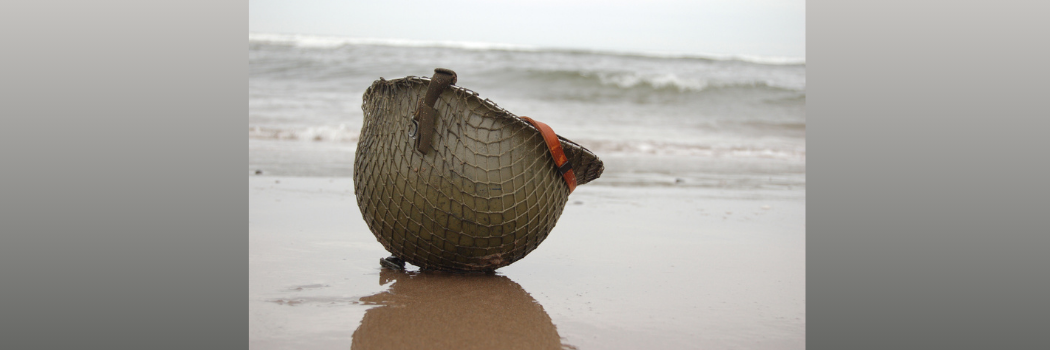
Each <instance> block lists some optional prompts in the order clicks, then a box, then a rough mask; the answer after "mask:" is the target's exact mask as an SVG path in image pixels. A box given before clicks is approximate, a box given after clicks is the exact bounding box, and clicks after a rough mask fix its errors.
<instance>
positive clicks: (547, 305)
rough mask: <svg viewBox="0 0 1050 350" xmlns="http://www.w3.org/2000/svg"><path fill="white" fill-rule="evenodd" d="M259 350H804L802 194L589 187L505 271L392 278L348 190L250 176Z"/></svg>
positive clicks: (252, 307) (330, 183)
mask: <svg viewBox="0 0 1050 350" xmlns="http://www.w3.org/2000/svg"><path fill="white" fill-rule="evenodd" d="M248 187H249V189H248V203H249V213H248V236H249V239H248V240H249V247H248V256H249V280H248V338H249V348H252V349H323V348H343V349H345V348H348V347H349V348H352V349H399V348H434V349H503V348H506V349H543V348H578V349H637V348H717V349H730V348H737V349H802V348H805V339H806V336H805V330H806V313H805V304H806V299H805V297H806V292H805V240H806V238H805V214H806V212H805V189H804V188H795V189H791V190H745V189H721V188H717V187H688V186H673V185H669V186H663V187H627V186H603V185H601V184H600V180H599V181H598V182H595V183H594V184H589V185H586V186H581V187H580V188H578V189H577V190H576V192H574V193H573V194H572V195H571V196H570V198H569V205H568V206H567V207H566V209H565V212H564V213H563V215H562V217H561V219H560V220H559V222H558V224H557V226H556V227H555V228H554V230H553V231H552V233H551V235H550V237H548V238H547V240H546V241H544V242H543V244H541V245H540V246H539V248H537V249H536V250H535V251H534V252H532V253H531V254H530V255H528V256H527V257H525V258H524V259H522V260H521V261H518V262H515V263H514V264H513V265H510V266H507V267H504V268H501V269H499V270H497V271H496V273H495V274H474V275H457V274H447V273H429V272H417V271H413V270H417V269H416V268H415V267H413V266H409V272H395V271H389V270H383V269H381V268H380V267H379V262H378V260H379V258H381V257H384V256H387V255H389V254H388V253H386V251H385V250H383V248H382V246H380V244H379V243H378V242H376V240H375V238H374V237H373V236H372V234H371V233H370V232H369V231H368V228H367V226H365V223H364V221H363V220H362V219H361V214H360V211H359V210H358V208H357V207H356V200H355V198H354V194H353V181H352V180H351V179H350V178H317V177H271V176H249V179H248Z"/></svg>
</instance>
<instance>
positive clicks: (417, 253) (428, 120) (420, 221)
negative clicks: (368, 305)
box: [354, 69, 604, 271]
mask: <svg viewBox="0 0 1050 350" xmlns="http://www.w3.org/2000/svg"><path fill="white" fill-rule="evenodd" d="M455 82H456V75H455V73H454V72H452V71H450V70H445V69H436V70H435V76H434V78H433V79H426V78H418V77H406V78H402V79H395V80H384V79H380V80H377V81H375V82H374V83H372V86H371V87H369V88H368V90H367V91H366V92H365V94H364V103H363V104H362V106H361V109H362V110H363V111H364V125H363V126H362V128H361V137H360V140H359V142H358V146H357V153H356V155H355V160H354V192H355V194H356V195H357V202H358V206H359V207H360V208H361V213H362V215H363V216H364V219H365V222H366V223H367V224H368V227H369V229H371V230H372V233H374V234H375V236H376V239H378V240H379V242H380V243H382V244H383V247H385V248H386V249H387V250H388V251H390V252H391V253H392V254H393V255H394V256H395V257H397V258H400V259H404V260H405V261H408V262H409V263H412V264H414V265H416V266H419V267H422V268H425V269H438V270H469V271H479V270H488V271H491V270H495V269H497V268H499V267H503V266H506V265H509V264H510V263H512V262H514V261H517V260H520V259H521V258H523V257H525V255H526V254H528V253H529V252H531V251H532V250H534V249H536V247H537V246H538V245H539V244H540V242H543V240H544V239H545V238H547V235H548V234H549V233H550V231H551V229H553V228H554V224H555V223H556V222H557V220H558V218H559V217H560V216H561V213H562V210H563V209H564V208H565V203H566V202H567V201H568V196H569V193H571V192H572V189H574V188H575V186H576V185H577V184H579V185H582V184H585V183H587V182H590V181H591V180H594V179H596V178H598V177H599V176H601V173H602V171H603V170H604V166H603V164H602V161H601V160H599V159H598V157H597V156H595V155H594V154H593V153H591V152H590V151H589V150H587V149H586V148H583V147H582V146H580V145H578V144H576V143H574V142H572V141H569V140H567V139H564V138H561V137H560V136H556V135H555V134H554V133H553V131H552V130H550V128H549V127H547V126H546V125H544V124H543V123H538V122H535V121H533V120H531V119H528V118H525V117H518V116H516V115H514V114H512V113H510V112H508V111H506V110H504V109H502V108H500V107H498V106H496V104H495V103H492V102H491V101H489V100H487V99H485V100H482V99H481V98H479V97H478V96H477V93H475V92H473V91H470V90H467V89H464V88H461V87H457V86H454V85H452V84H455Z"/></svg>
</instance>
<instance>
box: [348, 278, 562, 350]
mask: <svg viewBox="0 0 1050 350" xmlns="http://www.w3.org/2000/svg"><path fill="white" fill-rule="evenodd" d="M380 280H381V283H383V282H386V281H389V280H394V283H393V284H392V285H390V289H389V290H388V291H385V292H382V293H379V294H375V295H372V296H367V297H363V298H361V301H362V302H363V303H365V304H371V305H379V307H375V308H372V309H369V310H368V311H366V312H365V317H364V318H363V319H362V320H361V326H359V327H358V328H357V330H356V331H354V335H353V343H352V345H351V348H352V349H503V348H514V349H562V348H563V347H562V344H561V337H560V336H559V335H558V330H557V328H556V327H555V326H554V323H553V322H551V318H550V316H548V315H547V312H546V311H544V310H543V307H542V306H540V304H539V303H537V302H536V300H535V299H533V298H532V296H530V295H529V293H527V292H525V290H524V289H522V288H521V286H519V285H518V284H517V283H515V282H514V281H512V280H511V279H509V278H507V277H505V276H497V275H493V274H449V273H441V272H427V273H405V272H401V271H393V270H387V269H382V271H381V272H380ZM566 347H569V348H572V347H571V346H566Z"/></svg>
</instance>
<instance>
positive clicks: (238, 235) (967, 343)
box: [0, 1, 1050, 349]
mask: <svg viewBox="0 0 1050 350" xmlns="http://www.w3.org/2000/svg"><path fill="white" fill-rule="evenodd" d="M241 6H243V5H241V4H237V3H231V4H224V3H216V2H204V1H183V2H175V3H161V4H156V3H149V4H146V3H140V2H133V1H102V2H91V3H80V2H67V3H58V4H56V3H43V2H20V3H5V4H4V5H0V29H2V30H0V33H2V34H0V36H3V39H4V42H5V47H4V52H5V55H4V56H3V64H0V76H2V77H3V79H2V80H0V91H2V92H3V95H2V96H3V103H0V116H3V118H0V130H2V131H3V133H4V137H2V138H0V154H2V159H3V162H4V167H3V171H2V174H3V177H2V181H0V194H2V196H0V276H2V278H3V284H2V286H3V287H2V290H3V298H2V299H0V300H2V301H0V306H2V308H3V310H4V316H3V317H2V318H0V339H3V342H4V343H5V348H18V349H29V348H60V347H64V348H72V347H77V348H96V347H97V348H108V349H117V348H133V349H139V348H154V349H157V348H173V349H174V348H178V349H185V348H190V347H192V348H232V347H242V346H244V344H245V342H246V339H245V337H244V333H243V332H244V326H245V322H246V320H245V318H244V314H245V311H246V309H247V305H245V304H244V297H243V295H244V288H245V285H246V284H247V283H246V282H247V277H246V274H245V271H246V270H247V262H246V259H244V254H246V253H247V249H246V241H247V233H246V232H245V231H244V221H243V220H244V218H245V216H246V214H247V206H246V203H245V202H244V195H245V188H244V186H243V185H244V181H245V179H244V176H243V173H242V171H243V169H244V167H245V165H246V164H245V163H246V159H245V157H244V148H243V147H245V146H244V141H243V137H244V129H243V124H244V122H243V119H242V118H243V117H244V115H245V113H246V111H247V106H246V105H245V104H244V101H245V99H246V97H247V92H246V90H245V88H244V82H245V80H246V77H247V67H246V66H247V64H246V62H245V60H244V46H243V45H245V43H244V34H245V33H244V28H245V24H246V22H247V19H246V18H245V17H243V16H244V12H243V11H244V9H243V7H241ZM1047 6H1048V5H1045V4H1041V3H1032V2H1027V1H1026V2H1021V1H1000V2H994V3H959V2H954V1H908V2H903V1H898V2H886V1H861V2H856V1H854V2H842V1H809V2H808V3H807V6H806V8H807V9H806V14H807V19H806V21H807V34H806V36H807V41H808V42H807V44H806V47H807V69H808V82H807V142H808V149H809V152H808V154H807V157H808V159H807V180H808V184H807V185H808V186H807V214H808V216H807V224H808V227H807V235H808V242H809V245H808V247H807V253H808V262H807V266H808V271H807V279H808V285H807V291H808V296H807V320H808V322H807V330H808V333H807V340H808V346H809V347H811V348H814V349H843V348H849V349H869V348H870V349H886V348H894V349H900V348H905V349H907V348H923V349H928V348H934V347H936V348H952V349H964V348H969V349H988V348H1046V347H1047V342H1048V341H1047V337H1046V336H1045V335H1044V332H1046V330H1047V326H1046V325H1047V321H1046V315H1047V314H1050V303H1048V302H1047V301H1046V296H1047V295H1050V279H1048V278H1047V272H1046V271H1047V269H1046V266H1050V261H1048V257H1047V256H1048V255H1047V254H1046V247H1050V239H1048V234H1047V231H1048V230H1047V227H1048V224H1047V219H1046V218H1047V210H1046V207H1047V205H1046V202H1047V200H1046V199H1047V198H1050V197H1048V195H1050V185H1048V183H1047V181H1046V180H1045V174H1046V173H1047V162H1046V159H1047V158H1046V155H1045V150H1046V149H1047V148H1046V144H1045V141H1044V140H1045V139H1046V138H1045V130H1047V128H1048V127H1050V122H1048V120H1047V118H1046V116H1047V108H1046V107H1045V105H1044V103H1043V101H1045V97H1046V92H1047V90H1046V87H1045V85H1046V82H1047V81H1050V80H1048V78H1050V72H1048V69H1047V68H1046V66H1045V63H1046V62H1048V61H1050V53H1048V49H1047V46H1046V45H1043V44H1042V43H1043V42H1045V33H1048V32H1050V28H1048V27H1050V25H1048V24H1047V21H1045V20H1044V18H1042V17H1044V16H1043V14H1045V13H1047V11H1046V10H1047ZM217 121H218V122H217ZM202 124H208V125H212V127H211V128H207V129H202V128H198V127H196V125H202ZM886 140H892V142H887V141H886Z"/></svg>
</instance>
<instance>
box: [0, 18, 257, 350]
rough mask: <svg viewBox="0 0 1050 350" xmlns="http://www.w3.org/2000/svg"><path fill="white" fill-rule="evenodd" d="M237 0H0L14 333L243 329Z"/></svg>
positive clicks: (171, 338) (149, 342)
mask: <svg viewBox="0 0 1050 350" xmlns="http://www.w3.org/2000/svg"><path fill="white" fill-rule="evenodd" d="M244 6H245V5H244V3H239V2H238V3H227V2H214V1H209V2H205V1H193V2H186V1H180V2H165V3H156V2H134V1H122V2H93V1H89V2H75V1H69V2H65V3H60V4H56V3H52V2H48V3H34V2H13V3H11V2H7V3H4V5H2V6H0V29H2V30H0V33H2V34H0V35H2V36H3V37H4V40H3V42H4V44H3V45H4V49H3V51H4V53H3V55H2V56H3V60H2V62H3V64H2V65H0V72H2V74H0V76H2V78H0V87H2V90H0V91H3V103H0V105H2V107H0V108H2V110H0V115H2V116H3V118H0V119H2V120H3V121H2V122H0V123H2V124H0V130H2V131H3V133H4V137H2V138H0V139H2V140H0V149H2V151H0V152H2V153H3V155H4V157H3V160H2V163H3V164H4V165H3V171H2V173H3V174H4V175H3V178H2V179H3V180H2V181H0V183H2V185H0V186H3V187H2V191H0V193H2V195H0V197H2V199H0V203H2V210H0V212H2V214H0V215H2V217H0V223H2V224H0V225H2V226H3V227H2V228H0V232H2V234H0V240H2V242H0V266H2V267H0V271H2V275H3V290H4V292H3V295H4V297H3V304H4V308H3V310H4V317H0V320H2V321H0V322H2V323H3V324H2V325H0V332H2V336H0V338H2V339H3V343H4V346H2V347H3V348H7V349H25V348H48V349H62V348H84V347H87V348H95V347H99V348H108V349H115V348H133V349H157V348H174V349H199V348H234V347H236V348H240V347H242V346H244V345H245V344H246V339H245V336H244V333H243V332H244V322H245V321H244V315H245V311H247V305H246V304H245V303H244V288H245V285H246V284H247V283H246V282H247V277H246V274H245V272H246V270H247V261H246V259H245V256H244V255H241V254H244V253H245V251H246V245H245V244H246V239H247V235H246V233H245V231H244V219H245V217H246V216H247V207H245V206H244V205H245V202H244V197H245V192H246V189H245V188H244V184H245V179H244V169H245V165H246V164H245V163H246V159H245V156H244V149H245V144H244V137H245V136H244V117H245V115H246V111H247V105H246V104H245V100H246V97H247V92H246V90H245V81H246V78H247V67H246V63H245V56H244V55H245V45H246V43H245V40H246V39H245V34H246V31H247V29H246V28H247V25H246V24H247V18H246V16H245V11H244V10H245V8H244Z"/></svg>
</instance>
